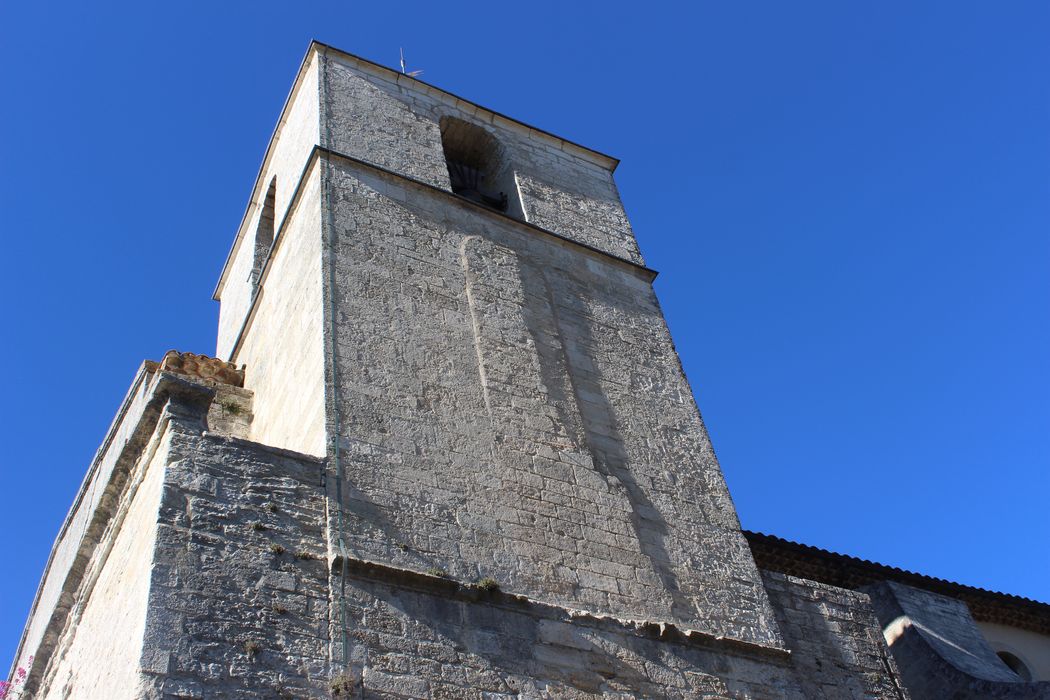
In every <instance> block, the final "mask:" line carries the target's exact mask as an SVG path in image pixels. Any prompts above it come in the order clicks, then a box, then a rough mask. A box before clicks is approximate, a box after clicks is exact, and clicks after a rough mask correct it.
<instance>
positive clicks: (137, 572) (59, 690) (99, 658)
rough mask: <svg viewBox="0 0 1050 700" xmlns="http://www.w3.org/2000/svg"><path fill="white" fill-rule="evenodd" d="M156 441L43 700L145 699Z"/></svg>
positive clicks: (162, 448) (98, 562) (158, 465)
mask: <svg viewBox="0 0 1050 700" xmlns="http://www.w3.org/2000/svg"><path fill="white" fill-rule="evenodd" d="M155 439H156V440H157V442H158V443H159V444H158V445H156V447H157V449H156V450H155V451H154V452H153V454H152V458H149V455H146V458H145V459H143V460H142V462H141V463H140V464H139V465H137V467H136V469H135V470H134V472H133V473H132V475H131V477H130V479H131V480H132V481H133V482H134V487H133V489H132V490H129V491H128V492H127V493H126V494H125V497H124V499H122V500H125V501H126V502H127V505H126V506H125V507H126V511H125V512H123V513H122V514H121V515H120V516H118V517H119V522H118V523H116V530H115V532H114V533H113V534H111V535H110V537H111V538H112V539H109V538H106V540H104V541H103V543H102V544H101V546H100V548H99V556H96V557H95V558H94V559H95V560H94V562H93V565H94V566H93V568H97V569H98V571H97V574H95V576H97V578H95V580H94V581H93V582H92V583H91V585H90V587H89V590H88V591H87V592H85V594H84V595H83V603H82V604H81V605H79V606H76V607H75V608H74V610H73V612H72V615H71V619H70V620H69V621H68V623H67V626H66V629H67V634H68V637H65V638H64V639H63V642H62V643H60V644H59V645H58V646H57V649H56V653H55V655H54V656H53V657H52V658H51V659H49V660H48V661H49V666H50V668H49V672H48V674H47V678H46V682H45V683H44V684H43V685H42V687H41V688H40V690H39V692H38V693H36V697H38V698H41V700H44V699H45V698H82V699H83V700H91V699H94V698H97V699H98V700H108V698H131V697H137V696H138V695H139V692H140V690H141V689H140V687H139V684H140V682H141V675H140V674H139V663H138V662H139V657H140V656H141V653H142V643H143V641H142V640H143V633H144V630H145V625H146V601H147V597H148V594H149V585H150V571H151V570H152V562H153V547H154V540H155V538H156V535H157V509H158V507H159V505H160V493H161V485H162V483H163V477H164V461H165V459H166V457H167V449H168V441H167V439H165V438H163V437H160V436H157V437H156V438H155ZM89 577H91V574H90V573H89Z"/></svg>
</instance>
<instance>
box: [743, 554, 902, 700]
mask: <svg viewBox="0 0 1050 700" xmlns="http://www.w3.org/2000/svg"><path fill="white" fill-rule="evenodd" d="M762 578H763V580H764V581H765V584H766V590H768V591H769V595H770V599H771V600H772V602H773V608H774V610H776V613H777V621H778V622H779V623H780V631H781V632H782V633H783V635H784V641H785V642H786V644H787V647H788V648H789V649H791V659H792V666H793V668H794V669H795V671H796V673H797V677H798V680H799V684H800V686H801V688H802V691H803V695H804V696H805V697H807V698H844V699H845V698H852V699H854V700H861V699H864V698H895V699H898V700H906V698H907V697H908V694H907V692H906V691H905V690H904V688H903V686H902V684H901V682H900V674H899V672H898V671H897V667H896V664H895V663H894V661H893V658H892V657H891V656H890V654H889V650H888V649H887V648H886V643H885V641H884V639H883V637H882V626H881V625H880V624H879V621H878V619H876V617H875V614H874V613H873V611H872V609H871V605H870V601H869V599H868V596H866V595H864V594H863V593H858V592H856V591H851V590H848V589H845V588H836V587H834V586H828V585H825V584H823V583H818V582H816V581H807V580H806V579H801V578H796V577H794V576H786V575H784V574H780V573H774V572H772V571H763V572H762Z"/></svg>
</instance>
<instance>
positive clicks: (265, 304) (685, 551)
mask: <svg viewBox="0 0 1050 700" xmlns="http://www.w3.org/2000/svg"><path fill="white" fill-rule="evenodd" d="M616 164H617V161H616V160H614V159H612V158H610V157H609V156H606V155H603V154H600V153H597V152H595V151H592V150H589V149H587V148H584V147H582V146H578V145H576V144H573V143H571V142H568V141H566V140H564V139H561V138H558V137H556V136H553V135H551V134H548V133H545V132H542V131H539V130H537V129H534V128H531V127H528V126H526V125H524V124H521V123H519V122H516V121H514V120H512V119H509V118H506V117H503V116H501V115H498V114H495V113H493V112H490V111H488V110H485V109H482V108H480V107H477V106H475V105H473V104H470V103H467V102H465V101H463V100H460V99H458V98H455V97H453V96H451V95H448V94H446V93H443V92H441V91H440V90H437V89H435V88H432V87H429V86H426V85H424V84H422V83H420V82H419V81H417V80H415V79H412V78H409V77H407V76H404V75H399V74H396V73H391V72H390V71H388V70H385V69H381V68H377V67H376V66H373V65H371V64H368V63H366V62H364V61H361V60H359V59H355V58H352V57H350V56H347V55H346V54H342V53H340V52H338V51H334V50H330V49H326V48H324V47H320V46H318V47H316V48H315V50H313V51H311V53H310V55H309V57H308V59H307V63H306V65H305V66H304V67H303V71H302V73H301V74H300V76H299V79H298V81H297V83H296V86H295V88H294V90H293V95H292V99H291V101H290V103H289V108H288V110H287V111H286V114H285V116H284V118H283V119H282V121H281V123H280V125H279V126H278V131H277V133H276V135H275V137H274V141H273V143H272V144H271V146H270V149H269V151H268V153H267V157H266V161H265V162H264V164H263V168H262V172H261V173H260V176H259V180H258V182H257V185H256V197H255V199H254V203H253V206H252V208H251V209H250V210H249V212H248V215H247V216H246V218H245V223H244V226H243V227H242V230H241V231H240V233H239V235H238V237H237V243H236V244H235V246H234V249H233V252H232V254H231V256H230V260H229V263H228V265H227V269H226V270H225V272H224V274H223V277H222V281H221V282H220V284H219V287H218V290H217V293H216V298H218V299H219V300H220V301H221V303H222V312H221V323H220V331H219V343H218V354H219V356H220V357H221V358H222V359H226V360H229V361H231V362H233V363H235V364H238V365H240V364H244V365H245V366H246V367H247V370H246V373H245V388H247V389H250V390H252V391H253V392H254V394H255V404H254V405H255V409H254V410H255V417H254V420H253V424H252V427H251V433H250V437H251V438H252V439H254V440H257V441H259V442H262V443H264V444H268V445H275V446H279V447H286V448H289V449H294V450H299V451H303V452H307V453H310V454H315V455H317V456H319V457H325V458H326V459H327V460H328V461H329V463H330V469H329V471H328V474H327V478H328V480H329V481H328V490H329V496H330V498H331V499H332V500H331V504H332V505H331V509H332V510H331V513H330V516H329V517H330V521H331V522H330V523H329V526H330V527H329V533H330V542H329V546H330V547H331V550H332V551H333V552H334V553H335V555H336V556H343V555H344V553H345V555H346V556H348V557H351V558H358V559H362V560H366V561H371V562H377V563H382V564H384V565H388V566H393V567H399V568H405V569H412V570H417V571H426V570H428V569H437V570H442V571H445V572H447V573H448V574H449V575H450V576H451V577H453V578H454V579H456V580H464V581H471V580H474V579H480V578H486V577H487V578H491V579H493V580H495V581H497V582H498V583H499V585H500V587H501V589H502V590H504V591H506V592H508V593H515V594H521V595H525V596H528V597H529V598H530V599H535V600H538V601H543V602H546V603H550V604H553V605H560V606H566V607H570V608H580V609H584V610H588V611H592V612H594V613H599V614H608V615H615V616H618V617H624V618H638V619H654V620H659V621H665V622H673V623H676V624H681V625H684V626H686V627H688V628H690V629H697V630H702V631H704V632H707V633H710V634H712V635H716V636H719V637H727V638H732V639H737V640H740V641H741V642H747V643H750V644H759V645H767V646H774V647H775V646H779V645H780V644H781V640H780V637H779V634H778V631H777V626H776V623H775V621H774V619H773V613H772V610H771V608H770V603H769V600H768V598H767V596H766V592H765V590H764V588H763V586H762V582H761V579H760V577H759V574H758V571H757V569H756V567H755V565H754V562H753V560H752V558H751V555H750V551H749V550H748V547H747V544H746V542H745V540H744V538H743V536H742V535H741V533H740V527H739V524H738V521H737V518H736V514H735V512H734V509H733V504H732V502H731V500H730V498H729V494H728V492H727V490H726V486H725V483H724V481H723V478H722V474H721V471H720V470H719V467H718V463H717V461H716V460H715V456H714V453H713V451H712V449H711V445H710V441H709V440H708V437H707V433H706V432H705V430H704V425H703V422H702V421H701V419H700V415H699V413H698V412H697V408H696V405H695V403H694V401H693V396H692V393H691V391H690V389H689V386H688V384H687V383H686V379H685V376H684V375H683V373H682V369H681V366H680V363H679V360H678V357H677V355H676V354H675V350H674V346H673V344H672V342H671V338H670V336H669V334H668V331H667V327H666V324H665V323H664V319H663V317H662V315H661V313H660V308H659V305H658V303H657V300H656V296H655V294H654V293H653V289H652V286H651V283H652V280H653V278H654V276H655V273H654V272H653V271H651V270H649V269H648V268H646V267H645V265H644V262H643V260H642V256H641V254H640V253H639V251H638V246H637V244H636V242H635V239H634V235H633V233H632V231H631V227H630V225H629V223H628V221H627V217H626V216H625V214H624V210H623V206H622V204H621V202H620V198H619V195H618V193H617V190H616V185H615V184H614V182H613V170H614V168H615V167H616Z"/></svg>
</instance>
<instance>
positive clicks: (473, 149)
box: [441, 117, 513, 212]
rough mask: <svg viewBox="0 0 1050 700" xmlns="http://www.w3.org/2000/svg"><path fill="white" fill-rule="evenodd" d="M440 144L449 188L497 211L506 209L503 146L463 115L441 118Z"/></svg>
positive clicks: (509, 174)
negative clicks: (450, 186) (467, 120)
mask: <svg viewBox="0 0 1050 700" xmlns="http://www.w3.org/2000/svg"><path fill="white" fill-rule="evenodd" d="M441 145H442V147H443V148H444V151H445V164H446V165H447V166H448V177H449V180H450V181H451V184H452V191H453V192H455V193H456V194H458V195H460V196H461V197H466V198H467V199H470V200H472V201H474V202H478V203H479V204H484V205H485V206H487V207H490V208H492V209H495V210H496V211H501V212H506V211H507V200H508V198H507V189H508V188H507V184H508V182H507V181H508V177H509V178H510V180H513V173H511V172H510V170H509V167H508V164H507V163H506V158H505V156H504V150H503V147H502V146H501V145H500V143H499V141H497V140H496V139H495V138H493V137H492V135H490V134H489V133H488V132H487V131H485V130H484V129H482V128H481V127H479V126H475V125H474V124H470V123H468V122H465V121H463V120H462V119H456V118H454V117H444V118H443V119H442V120H441Z"/></svg>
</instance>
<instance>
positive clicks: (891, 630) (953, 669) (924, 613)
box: [863, 581, 1050, 700]
mask: <svg viewBox="0 0 1050 700" xmlns="http://www.w3.org/2000/svg"><path fill="white" fill-rule="evenodd" d="M863 590H864V591H866V592H867V593H868V594H869V595H870V596H871V598H872V603H873V608H874V612H875V614H876V615H877V616H878V619H879V621H880V622H881V623H882V627H883V628H884V631H885V637H886V642H887V643H888V645H889V648H890V649H891V650H892V652H893V657H894V658H895V659H896V660H897V665H898V666H899V667H900V670H901V677H902V679H903V681H904V683H906V684H907V686H908V688H909V690H910V691H911V693H912V697H913V698H915V699H916V700H927V699H929V700H934V699H935V698H943V697H952V698H959V700H977V699H978V698H1001V699H1002V700H1008V699H1013V698H1017V699H1018V700H1020V698H1031V699H1033V700H1038V699H1045V698H1050V682H1046V681H1042V682H1024V681H1023V679H1021V678H1020V677H1019V676H1017V675H1016V674H1015V673H1014V672H1013V671H1011V670H1010V669H1009V668H1008V667H1007V666H1006V664H1004V663H1003V662H1002V661H1001V660H1000V659H999V657H998V656H996V654H995V652H994V651H993V650H992V648H991V647H990V646H988V642H987V641H986V640H985V638H984V636H983V635H982V634H981V632H980V630H979V629H978V628H977V624H976V623H975V622H974V620H973V618H972V617H971V616H970V612H969V610H967V608H966V604H965V603H963V602H962V601H959V600H956V599H954V598H949V597H947V596H943V595H939V594H937V593H931V592H930V591H924V590H920V589H918V588H913V587H911V586H906V585H904V584H901V583H896V582H893V581H884V582H882V583H878V584H873V585H870V586H866V587H865V588H864V589H863Z"/></svg>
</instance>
